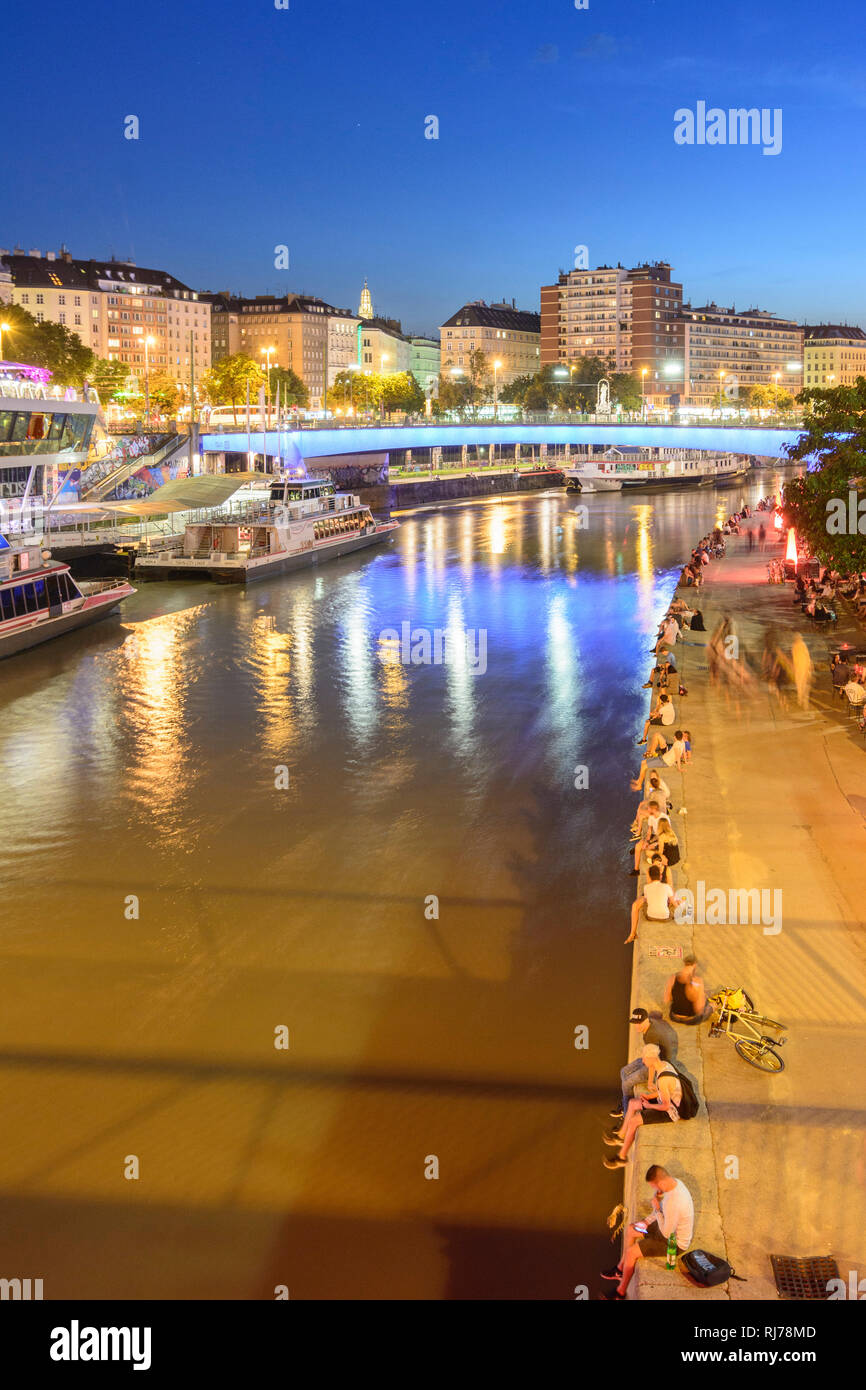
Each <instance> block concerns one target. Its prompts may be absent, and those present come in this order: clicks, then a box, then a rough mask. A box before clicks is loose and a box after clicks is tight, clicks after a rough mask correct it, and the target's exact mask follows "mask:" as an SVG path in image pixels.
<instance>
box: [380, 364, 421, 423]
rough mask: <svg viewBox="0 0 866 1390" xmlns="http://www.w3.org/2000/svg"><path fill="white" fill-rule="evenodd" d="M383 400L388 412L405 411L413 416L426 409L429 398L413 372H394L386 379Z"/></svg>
mask: <svg viewBox="0 0 866 1390" xmlns="http://www.w3.org/2000/svg"><path fill="white" fill-rule="evenodd" d="M382 400H383V402H384V406H385V409H386V411H391V410H405V411H406V413H407V414H409V415H412V414H415V412H417V411H419V410H423V409H424V406H425V404H426V400H427V398H426V396H425V395H424V392H423V391H422V390H421V387H420V386H419V385H418V382H417V381H416V380H415V378H414V376H413V375H412V373H411V372H393V373H392V374H391V375H390V376H386V377H385V379H384V382H383V385H382Z"/></svg>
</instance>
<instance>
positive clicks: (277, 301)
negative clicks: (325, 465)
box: [211, 294, 358, 410]
mask: <svg viewBox="0 0 866 1390" xmlns="http://www.w3.org/2000/svg"><path fill="white" fill-rule="evenodd" d="M211 298H212V301H213V325H214V327H213V345H214V351H213V355H214V361H215V362H217V361H219V360H220V359H222V358H223V357H231V356H233V355H234V354H235V353H237V352H243V353H246V354H247V356H249V357H252V358H253V360H254V361H256V362H259V363H261V365H262V366H263V367H264V366H265V365H266V363H267V362H268V360H270V365H271V366H272V367H285V368H287V369H289V370H291V371H293V372H295V373H296V374H297V375H298V376H299V377H300V378H301V380H302V381H303V383H304V385H305V386H306V388H307V390H308V391H309V394H310V406H311V408H312V409H314V410H321V409H323V408H324V405H325V400H326V392H327V388H329V387H331V386H333V384H334V380H335V378H336V375H337V373H338V372H342V371H345V370H346V368H347V367H348V366H349V365H350V364H352V363H354V362H356V361H357V360H358V357H357V352H358V346H357V344H358V335H357V328H358V319H357V318H356V317H355V315H354V314H352V313H351V312H350V311H349V310H348V309H336V308H335V307H334V306H333V305H332V304H327V303H326V302H325V301H324V300H323V299H318V298H316V297H315V296H313V295H302V294H287V295H281V296H275V295H265V294H260V295H256V296H255V298H253V299H244V298H241V297H233V296H231V295H229V294H218V295H213V296H211ZM269 348H270V349H271V351H270V353H268V349H269Z"/></svg>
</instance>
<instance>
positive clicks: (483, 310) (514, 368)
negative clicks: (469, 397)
mask: <svg viewBox="0 0 866 1390" xmlns="http://www.w3.org/2000/svg"><path fill="white" fill-rule="evenodd" d="M439 346H440V351H441V369H442V372H443V373H446V372H453V373H455V374H457V373H459V372H460V371H465V372H467V374H468V371H469V354H470V352H471V351H472V350H473V349H477V350H480V351H481V352H483V353H484V355H485V357H486V358H487V367H488V371H489V373H490V377H491V380H492V379H493V378H494V377H495V379H496V382H497V384H498V385H499V386H500V387H502V386H505V385H506V384H507V383H508V382H510V381H514V379H515V377H519V376H534V375H535V374H536V372H537V371H538V370H539V368H540V365H541V319H540V316H539V315H538V314H535V313H531V312H529V311H527V310H525V309H518V308H517V307H516V306H515V304H514V301H513V300H512V302H511V303H510V304H505V303H502V304H487V303H486V302H485V301H484V300H483V299H475V300H473V301H472V302H471V303H469V304H464V305H463V307H462V308H461V309H458V310H457V312H456V314H452V315H451V317H450V319H446V321H445V323H443V324H442V326H441V328H440V329H439ZM497 362H498V363H500V366H499V367H496V366H495V364H496V363H497Z"/></svg>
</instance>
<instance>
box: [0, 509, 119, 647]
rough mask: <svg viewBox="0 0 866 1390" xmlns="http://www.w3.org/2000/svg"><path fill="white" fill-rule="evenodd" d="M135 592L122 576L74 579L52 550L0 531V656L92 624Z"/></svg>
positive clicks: (34, 645)
mask: <svg viewBox="0 0 866 1390" xmlns="http://www.w3.org/2000/svg"><path fill="white" fill-rule="evenodd" d="M134 593H135V590H134V589H133V588H132V586H131V585H130V584H127V583H126V582H125V581H122V580H110V581H107V582H106V583H98V582H91V581H89V580H83V579H73V577H72V575H71V574H70V572H69V566H68V565H63V564H60V563H59V562H58V561H57V560H52V559H51V552H50V551H48V550H43V549H42V547H41V546H39V545H21V546H12V545H10V543H9V541H8V540H7V539H6V537H5V536H2V535H0V657H4V656H14V655H15V654H16V653H17V652H23V651H26V650H27V648H29V647H37V646H39V644H40V643H42V642H48V641H50V640H51V638H52V637H62V636H63V634H64V633H67V632H72V631H73V630H74V629H75V628H79V627H86V626H87V625H88V624H89V623H95V622H97V621H98V620H99V619H100V618H104V617H105V616H106V615H107V614H108V613H110V612H111V611H112V610H113V609H114V608H116V607H117V605H118V604H119V603H120V602H121V601H122V600H123V599H125V598H128V597H129V595H130V594H134Z"/></svg>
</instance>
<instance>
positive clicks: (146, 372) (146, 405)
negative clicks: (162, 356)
mask: <svg viewBox="0 0 866 1390" xmlns="http://www.w3.org/2000/svg"><path fill="white" fill-rule="evenodd" d="M155 342H156V339H155V338H145V340H144V420H145V424H146V425H147V427H148V428H150V359H149V357H148V352H147V350H148V348H151V347H153V345H154V343H155Z"/></svg>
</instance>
